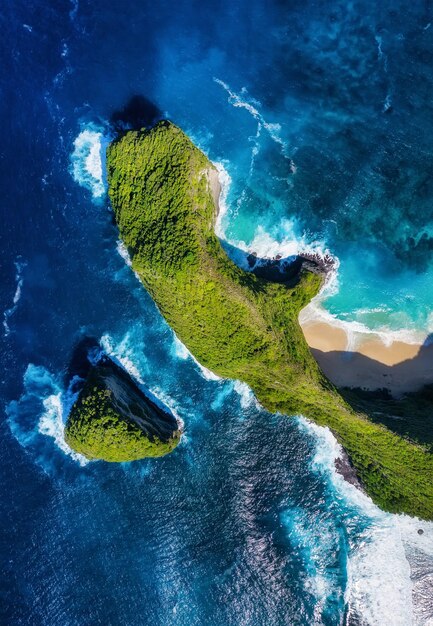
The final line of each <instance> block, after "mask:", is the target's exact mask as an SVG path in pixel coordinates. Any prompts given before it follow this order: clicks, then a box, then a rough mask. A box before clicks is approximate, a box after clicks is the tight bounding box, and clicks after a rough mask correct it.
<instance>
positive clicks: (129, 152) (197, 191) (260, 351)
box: [108, 122, 433, 519]
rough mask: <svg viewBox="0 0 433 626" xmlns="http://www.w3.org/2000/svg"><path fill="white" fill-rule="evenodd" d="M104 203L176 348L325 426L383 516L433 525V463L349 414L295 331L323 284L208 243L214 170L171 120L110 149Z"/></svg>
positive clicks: (265, 401)
mask: <svg viewBox="0 0 433 626" xmlns="http://www.w3.org/2000/svg"><path fill="white" fill-rule="evenodd" d="M108 176H109V194H110V199H111V203H112V206H113V210H114V214H115V217H116V220H117V223H118V225H119V230H120V235H121V237H122V239H123V241H124V242H125V244H126V246H127V247H128V249H129V252H130V254H131V257H132V266H133V269H134V270H135V271H136V272H137V274H138V275H139V276H140V278H141V280H142V282H143V284H144V285H145V287H146V289H147V290H148V291H149V293H150V294H151V296H152V297H153V299H154V300H155V302H156V304H157V305H158V307H159V309H160V311H161V312H162V314H163V315H164V317H165V318H166V319H167V321H168V323H169V324H170V325H171V326H172V328H173V329H174V330H175V332H176V333H177V335H178V336H179V337H180V339H181V340H182V341H183V342H184V344H185V345H186V346H187V347H188V349H189V350H190V351H191V352H192V353H193V354H194V355H195V357H196V358H197V359H198V360H199V361H200V362H201V363H202V364H203V365H204V366H206V367H207V368H209V369H210V370H212V371H213V372H215V373H216V374H218V375H220V376H223V377H227V378H236V379H239V380H242V381H245V382H246V383H248V385H249V386H250V387H251V388H252V389H253V391H254V393H255V395H256V396H257V398H258V400H259V401H260V402H261V404H262V405H263V406H264V407H265V408H266V409H268V410H270V411H273V412H275V411H279V412H281V413H285V414H287V415H296V414H302V415H304V416H306V417H308V418H310V419H312V420H314V421H315V422H316V423H317V424H320V425H322V426H329V428H331V429H332V431H333V432H334V434H335V436H336V437H337V439H338V441H339V442H340V443H341V444H342V445H343V446H344V448H345V449H346V451H347V453H348V455H349V457H350V459H351V462H352V463H353V465H354V467H355V469H356V471H357V474H358V476H359V478H360V480H361V481H362V483H363V485H364V487H365V489H366V490H367V492H368V493H369V495H370V496H371V497H372V498H373V500H374V501H375V502H376V503H377V504H378V505H379V506H381V507H382V508H383V509H385V510H388V511H393V512H405V513H409V514H411V515H417V516H420V517H423V518H426V519H433V480H432V478H433V457H432V455H431V454H430V453H428V451H427V450H426V449H424V448H423V447H421V446H419V445H416V444H414V443H412V442H410V441H408V440H406V439H404V438H402V437H400V436H398V435H396V434H394V433H392V432H391V431H390V430H388V429H386V428H385V427H384V426H382V425H380V424H377V423H374V422H372V421H370V420H369V419H368V418H367V416H365V415H363V414H359V413H356V412H355V411H354V410H353V409H352V408H351V407H350V406H349V404H347V403H346V401H345V400H344V399H343V398H342V397H341V395H340V394H339V393H338V391H337V390H336V389H335V388H334V387H333V386H332V384H331V383H330V382H329V381H328V380H327V379H326V378H325V376H324V375H323V373H322V372H321V371H320V369H319V367H318V365H317V363H316V361H315V360H314V358H313V356H312V355H311V352H310V350H309V348H308V345H307V344H306V342H305V339H304V336H303V334H302V331H301V328H300V326H299V323H298V315H299V312H300V310H301V309H302V308H303V307H304V306H305V305H306V304H307V303H308V302H309V301H310V300H311V298H312V297H313V296H314V295H315V294H316V293H317V292H318V290H319V288H320V286H321V280H322V279H321V277H320V276H319V275H317V274H314V273H311V272H308V271H305V270H303V271H302V272H301V274H300V280H299V282H298V284H297V285H295V286H294V287H289V286H287V285H283V284H277V283H274V282H267V281H265V280H264V279H261V278H258V277H257V276H255V275H253V274H249V273H246V272H244V271H242V270H241V269H239V268H238V267H237V266H236V265H234V264H233V263H232V262H231V261H230V260H229V259H228V258H227V256H226V254H225V252H224V251H223V249H222V247H221V245H220V242H219V240H218V239H217V237H216V236H215V234H214V222H215V218H216V207H215V202H214V200H213V195H212V189H211V184H210V182H211V181H212V180H213V179H214V177H215V170H214V168H213V166H212V164H211V163H210V162H209V160H208V159H207V158H206V156H205V155H204V154H203V153H202V152H200V150H198V149H197V148H196V147H195V146H194V145H193V144H192V143H191V141H190V140H189V139H188V137H187V136H186V135H185V134H184V133H183V132H182V131H181V130H180V129H179V128H177V127H176V126H174V125H173V124H171V123H169V122H160V123H159V124H158V125H157V126H155V127H154V128H153V129H152V130H150V131H146V130H142V131H130V132H128V133H126V134H125V135H123V136H122V137H120V138H119V139H118V140H116V141H114V142H113V143H112V144H111V145H110V147H109V150H108Z"/></svg>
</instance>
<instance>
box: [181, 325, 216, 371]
mask: <svg viewBox="0 0 433 626" xmlns="http://www.w3.org/2000/svg"><path fill="white" fill-rule="evenodd" d="M172 353H173V354H174V356H176V358H178V359H182V360H185V359H188V358H190V359H192V361H194V363H195V365H196V366H197V368H198V369H199V371H200V375H201V376H202V377H203V378H205V379H206V380H222V378H221V377H220V376H217V374H214V373H213V372H211V371H210V370H209V369H208V368H207V367H205V366H204V365H202V364H201V363H199V362H198V361H197V359H196V358H195V356H194V355H193V354H192V353H191V352H190V351H189V350H188V348H187V347H186V346H185V345H184V344H183V343H182V342H181V340H180V339H179V338H178V337H177V335H176V334H175V333H173V344H172Z"/></svg>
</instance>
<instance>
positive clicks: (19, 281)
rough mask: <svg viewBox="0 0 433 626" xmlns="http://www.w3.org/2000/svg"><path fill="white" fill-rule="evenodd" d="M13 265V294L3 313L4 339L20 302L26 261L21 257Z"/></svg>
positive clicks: (8, 332)
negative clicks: (10, 302) (9, 304)
mask: <svg viewBox="0 0 433 626" xmlns="http://www.w3.org/2000/svg"><path fill="white" fill-rule="evenodd" d="M14 265H15V269H16V274H15V281H16V285H15V293H14V296H13V299H12V306H11V307H9V308H8V309H6V311H5V312H4V313H3V328H4V335H5V337H7V336H8V335H9V334H10V332H11V330H10V327H9V320H10V318H11V317H12V315H13V314H14V313H15V311H16V310H17V308H18V302H19V301H20V298H21V291H22V288H23V282H24V279H23V270H24V268H25V267H26V266H27V261H24V260H23V259H22V258H21V257H18V258H17V259H16V261H15V263H14Z"/></svg>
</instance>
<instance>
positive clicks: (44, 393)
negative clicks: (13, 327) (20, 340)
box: [6, 363, 89, 472]
mask: <svg viewBox="0 0 433 626" xmlns="http://www.w3.org/2000/svg"><path fill="white" fill-rule="evenodd" d="M23 385H24V390H23V393H22V395H21V397H20V398H19V399H18V400H14V401H12V402H10V403H9V404H8V406H7V407H6V414H7V416H8V418H9V426H10V429H11V432H12V434H13V435H14V437H15V438H16V440H17V441H18V442H19V443H20V444H21V445H22V446H23V447H24V448H26V449H28V450H30V451H32V453H33V454H34V455H35V457H36V460H37V462H38V463H39V465H40V466H41V467H42V468H43V469H44V470H45V471H47V472H51V471H52V470H53V469H54V468H55V464H56V459H54V458H53V446H52V444H53V443H54V446H55V448H57V449H58V450H59V451H61V452H62V453H63V454H66V455H67V456H69V457H70V458H71V459H73V460H74V461H76V462H77V463H79V464H80V465H81V466H84V465H86V464H87V463H89V461H88V460H87V459H86V458H85V457H84V456H82V455H81V454H78V453H77V452H74V450H72V449H71V448H70V447H69V446H68V444H67V443H66V441H65V439H64V436H63V430H64V423H65V419H66V417H67V415H68V412H69V410H70V408H71V406H72V403H73V402H74V400H75V397H76V396H75V395H74V394H73V393H72V391H71V386H70V388H69V389H67V390H64V389H63V388H62V386H61V385H60V383H59V381H58V380H57V377H56V376H54V375H53V374H52V373H51V372H49V371H48V370H47V369H46V368H45V367H43V366H41V365H34V364H33V363H30V364H29V365H28V366H27V369H26V371H25V373H24V378H23ZM50 441H51V443H50Z"/></svg>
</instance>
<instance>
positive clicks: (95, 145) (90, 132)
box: [71, 124, 109, 200]
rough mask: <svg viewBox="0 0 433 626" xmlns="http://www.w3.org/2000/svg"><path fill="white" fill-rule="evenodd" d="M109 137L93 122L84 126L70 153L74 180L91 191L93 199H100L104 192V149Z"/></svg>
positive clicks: (105, 185)
mask: <svg viewBox="0 0 433 626" xmlns="http://www.w3.org/2000/svg"><path fill="white" fill-rule="evenodd" d="M108 142H109V138H108V137H106V136H104V132H103V129H102V128H101V127H99V126H96V125H95V124H88V125H87V126H86V127H84V128H83V129H82V130H81V132H80V134H79V135H78V136H77V137H76V139H75V141H74V151H73V152H72V154H71V173H72V176H73V178H74V180H75V181H76V182H77V183H78V184H79V185H80V186H81V187H84V188H86V189H88V190H89V191H91V193H92V196H93V198H94V200H100V199H101V198H102V197H103V196H104V195H105V192H106V189H107V184H106V179H105V149H106V147H107V144H108Z"/></svg>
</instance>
